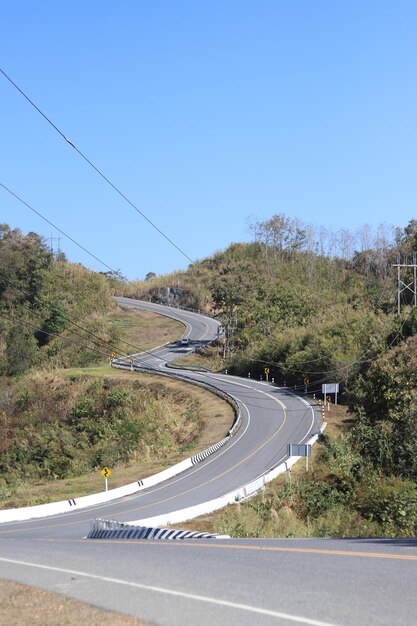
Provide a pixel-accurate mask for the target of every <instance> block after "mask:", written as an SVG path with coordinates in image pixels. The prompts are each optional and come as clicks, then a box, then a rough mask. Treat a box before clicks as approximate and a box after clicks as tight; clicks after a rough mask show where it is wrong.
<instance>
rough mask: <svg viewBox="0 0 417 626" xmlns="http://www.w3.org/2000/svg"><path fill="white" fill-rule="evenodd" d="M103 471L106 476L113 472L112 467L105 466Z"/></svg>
mask: <svg viewBox="0 0 417 626" xmlns="http://www.w3.org/2000/svg"><path fill="white" fill-rule="evenodd" d="M101 473H102V474H103V476H104V478H108V477H109V476H110V474H111V469H110V468H109V467H103V469H102V470H101Z"/></svg>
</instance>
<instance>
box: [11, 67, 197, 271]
mask: <svg viewBox="0 0 417 626" xmlns="http://www.w3.org/2000/svg"><path fill="white" fill-rule="evenodd" d="M0 72H1V73H2V74H3V76H4V77H5V78H7V80H8V81H9V82H10V83H11V84H12V85H13V87H15V89H17V91H18V92H19V93H20V94H21V95H22V96H23V97H24V98H25V99H26V100H27V101H28V102H29V104H30V105H31V106H32V107H33V108H34V109H36V111H37V112H38V113H40V115H42V117H43V118H44V119H45V120H46V121H47V122H48V124H50V126H52V128H53V129H54V130H55V131H56V132H57V133H58V134H59V135H60V136H61V137H62V139H64V140H65V141H66V142H67V143H68V144H69V145H70V146H71V147H72V148H74V150H75V151H76V152H77V153H78V154H79V155H80V157H81V158H83V159H84V161H86V163H88V165H90V167H92V168H93V170H94V171H95V172H96V173H97V174H98V175H99V176H101V178H102V179H103V180H105V181H106V183H107V184H108V185H110V187H112V189H114V191H115V192H116V193H118V194H119V196H121V197H122V198H123V199H124V200H125V201H126V202H127V203H128V204H129V205H130V206H131V207H132V208H133V209H134V210H135V211H136V212H137V213H138V214H139V215H141V216H142V217H143V219H144V220H146V221H147V222H148V224H150V225H151V226H152V228H154V229H155V230H156V231H157V232H158V233H159V234H160V235H162V237H164V239H166V240H167V241H168V242H169V243H170V244H171V245H172V246H174V248H176V249H177V250H178V252H180V253H181V254H182V255H183V256H184V257H185V258H186V259H187V260H188V261H190V262H191V263H194V262H195V261H193V259H192V258H191V257H190V256H189V255H188V254H187V253H186V252H184V250H182V249H181V248H180V247H179V246H177V244H176V243H175V242H174V241H173V240H172V239H171V238H170V237H168V235H166V234H165V233H164V232H163V231H162V230H161V229H160V228H159V227H158V226H157V225H156V224H155V223H154V222H152V220H150V219H149V217H147V216H146V215H145V213H143V211H141V210H140V209H139V208H138V207H137V206H136V205H135V204H134V203H133V202H132V201H131V200H129V198H128V197H127V196H125V194H124V193H123V192H122V191H120V189H119V188H118V187H117V186H116V185H114V184H113V183H112V182H111V180H109V178H107V176H105V175H104V174H103V172H102V171H101V170H99V168H98V167H96V166H95V165H94V163H92V162H91V161H90V159H88V158H87V157H86V156H85V154H83V153H82V152H81V150H79V149H78V148H77V146H76V145H75V144H74V143H73V142H72V141H71V140H70V139H68V137H67V136H66V135H65V134H64V133H63V132H62V131H61V130H60V129H59V128H58V126H56V125H55V124H54V123H53V122H52V121H51V120H50V119H49V117H48V116H47V115H45V113H44V112H43V111H42V110H41V109H40V108H39V107H38V106H37V105H36V104H35V103H34V102H33V100H31V99H30V98H29V96H27V95H26V94H25V92H24V91H23V90H22V89H21V88H20V87H19V86H18V85H17V84H16V83H15V82H14V81H13V80H12V79H11V78H10V76H8V75H7V74H6V72H5V71H4V70H3V69H1V68H0Z"/></svg>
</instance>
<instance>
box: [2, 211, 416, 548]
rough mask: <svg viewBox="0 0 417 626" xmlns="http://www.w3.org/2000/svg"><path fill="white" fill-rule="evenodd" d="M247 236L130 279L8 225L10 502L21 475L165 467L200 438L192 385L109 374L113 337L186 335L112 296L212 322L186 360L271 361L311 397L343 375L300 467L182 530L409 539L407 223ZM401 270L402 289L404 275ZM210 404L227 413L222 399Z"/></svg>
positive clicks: (412, 458)
mask: <svg viewBox="0 0 417 626" xmlns="http://www.w3.org/2000/svg"><path fill="white" fill-rule="evenodd" d="M251 232H252V241H251V242H249V243H246V244H240V243H235V244H232V245H231V246H230V247H229V248H228V249H227V250H225V251H223V252H218V253H216V254H215V255H214V256H213V257H211V258H209V259H204V260H202V261H199V262H196V263H195V264H193V265H191V266H190V267H189V269H188V270H187V271H185V272H178V273H175V274H171V275H168V276H163V277H158V276H155V274H154V273H153V272H149V273H148V275H147V277H146V280H144V281H138V282H137V283H135V284H134V285H132V284H131V283H130V284H126V283H125V282H123V280H122V279H121V277H120V276H119V275H117V274H116V275H115V274H113V273H111V274H94V273H93V272H89V271H87V270H86V269H85V268H82V267H80V266H74V265H71V264H69V263H67V261H66V260H65V258H63V257H62V256H61V258H59V259H56V258H53V257H52V256H51V255H50V253H49V251H48V249H47V247H46V246H45V244H44V243H43V242H42V240H41V238H39V237H38V236H37V235H34V234H33V233H32V234H29V235H27V236H26V237H25V236H23V235H22V234H21V233H20V232H19V231H11V230H10V229H9V228H8V227H7V226H3V227H2V230H1V232H0V261H1V263H0V268H1V270H0V312H1V318H0V338H1V344H0V375H1V376H2V390H1V393H0V416H1V425H0V436H1V439H0V449H1V457H0V467H1V470H2V473H1V476H2V478H1V481H3V482H2V483H0V485H1V489H2V490H3V491H2V492H0V493H2V497H3V499H4V501H6V499H7V498H9V496H10V494H11V493H12V492H13V489H15V487H16V485H18V484H19V482H21V481H23V482H24V483H25V484H32V485H33V484H34V483H35V482H39V483H43V484H44V483H47V482H49V483H53V482H56V481H57V480H58V479H61V480H64V481H68V480H72V477H73V476H76V475H78V476H80V477H82V476H88V475H90V474H91V475H92V474H93V473H94V471H96V472H97V469H98V468H99V467H100V466H101V465H103V464H106V465H111V464H113V465H114V466H115V467H118V466H120V467H121V468H122V467H124V468H129V467H131V465H132V463H133V464H134V463H136V462H142V461H146V462H147V463H149V464H155V463H158V462H160V463H164V462H165V461H166V462H167V463H168V462H169V461H170V460H171V459H173V458H176V457H178V456H180V455H181V454H186V453H187V451H188V450H191V449H193V448H195V447H198V445H199V443H200V444H201V442H202V437H203V434H202V433H203V431H204V424H203V426H202V423H203V422H202V420H203V414H202V412H201V404H199V402H198V401H196V399H195V398H193V397H192V395H191V396H190V395H189V394H188V392H184V390H180V389H175V390H174V389H172V388H171V389H168V388H166V387H165V383H161V382H159V381H158V382H157V383H155V382H154V381H150V380H148V381H142V380H139V379H138V380H136V379H135V380H133V378H132V379H129V381H127V376H129V374H127V373H125V372H122V373H118V374H117V376H119V378H118V377H117V376H116V375H115V376H116V377H114V376H113V375H108V374H106V375H104V373H103V368H105V367H107V368H108V365H106V364H107V363H108V361H107V355H108V354H110V353H112V352H116V353H117V354H124V353H127V352H130V351H133V350H130V349H127V346H126V344H123V341H125V342H126V341H127V342H128V343H131V344H134V345H135V344H136V343H140V341H142V344H143V345H141V347H150V346H151V345H155V340H156V336H157V335H158V333H159V332H161V333H162V335H163V337H164V340H165V341H168V340H169V339H177V338H178V337H179V336H180V335H181V331H180V329H178V328H174V327H172V328H170V329H169V330H163V329H162V328H161V329H159V330H155V328H153V329H152V332H154V333H155V334H154V335H152V336H148V342H147V341H145V339H144V338H143V337H144V336H145V335H146V333H145V335H143V337H142V339H141V340H140V341H139V336H138V335H135V333H136V332H137V325H136V322H135V321H134V319H133V314H132V313H128V314H126V315H125V316H124V317H123V316H122V317H120V312H119V311H118V310H117V308H116V307H115V304H114V302H113V301H112V299H111V295H112V294H117V295H126V296H133V297H138V298H142V299H147V300H152V301H155V302H161V303H165V304H170V305H174V306H181V307H184V308H191V309H194V310H201V311H203V312H206V313H208V314H211V315H214V316H216V317H218V318H219V319H220V320H221V321H222V324H223V328H224V333H223V335H222V336H221V338H220V341H219V343H218V345H217V346H215V347H212V348H208V349H204V350H202V351H201V352H200V353H199V354H197V355H190V356H188V357H185V358H184V362H186V363H187V364H188V365H191V366H203V367H206V368H209V369H213V370H216V371H217V370H223V371H224V370H225V369H227V370H228V371H229V372H231V373H236V374H240V375H242V376H245V377H247V376H249V375H250V376H251V377H253V378H254V377H256V378H259V377H265V375H266V369H267V372H268V377H269V380H271V379H273V380H274V381H275V383H277V384H279V385H284V384H285V385H287V386H288V387H293V388H296V389H298V390H300V391H302V392H305V391H307V393H308V394H310V395H311V396H312V395H313V394H315V395H316V397H317V398H318V397H321V390H322V384H323V383H334V382H338V383H340V390H341V393H340V395H339V402H340V403H341V405H342V406H340V407H338V408H337V409H336V408H335V407H333V408H332V411H331V412H330V422H331V423H330V427H329V428H328V429H327V430H326V431H325V433H324V436H323V437H322V439H321V441H320V442H319V443H318V445H317V446H316V447H315V450H314V456H313V463H312V466H311V470H310V471H309V472H308V474H306V473H305V472H304V471H303V468H302V465H301V464H299V467H298V466H297V468H296V469H295V471H294V472H293V473H292V478H291V480H289V477H281V478H280V479H278V480H277V481H275V482H274V483H273V484H271V485H269V486H268V487H267V488H266V489H265V491H264V493H263V494H261V495H260V496H259V497H257V498H253V499H252V500H250V501H248V502H241V503H237V504H236V505H235V506H234V507H229V508H228V509H226V510H225V511H224V512H220V513H218V514H216V515H213V516H210V517H208V518H205V519H204V520H197V521H195V522H193V523H192V524H191V526H192V527H197V526H199V527H202V526H201V525H203V526H204V525H205V527H207V528H215V529H216V530H217V531H222V532H228V533H229V534H232V535H234V536H352V535H354V536H370V535H371V536H389V537H392V536H413V535H415V534H416V532H417V490H416V489H417V488H416V485H417V461H416V459H417V378H416V372H417V356H416V355H417V309H416V308H413V304H414V302H413V296H412V293H411V291H410V290H405V291H404V292H403V294H402V296H401V311H400V313H398V311H397V275H396V272H394V271H393V267H392V266H393V264H394V263H396V262H397V260H398V259H402V260H403V261H404V260H407V259H411V260H412V259H413V258H414V257H413V255H415V254H417V221H415V220H412V221H411V222H410V223H409V225H408V226H407V227H406V228H405V229H403V230H401V229H395V228H388V227H386V226H379V227H378V228H377V229H376V230H372V229H371V228H370V227H369V226H366V227H364V228H363V229H361V230H360V231H358V232H357V233H354V234H352V233H349V232H348V231H340V232H339V233H330V232H328V231H325V230H324V229H321V230H319V231H318V230H315V229H313V228H312V227H311V226H309V225H306V224H303V223H301V222H300V221H298V220H292V219H289V218H287V217H285V216H284V215H275V216H273V217H272V218H271V219H270V220H267V221H265V222H255V223H253V224H252V225H251ZM410 272H411V270H410ZM402 278H403V280H404V282H405V283H411V284H412V281H413V274H412V272H411V273H410V275H407V274H406V273H404V274H403V277H402ZM74 320H82V322H80V325H81V326H83V330H81V329H80V328H77V327H76V326H74V324H73V322H74ZM148 321H149V320H148ZM141 323H142V322H141ZM143 324H144V325H145V327H146V324H147V321H146V320H144V321H143ZM84 329H87V330H84ZM142 330H144V329H142ZM149 332H150V331H149ZM162 342H163V341H161V343H162ZM156 343H158V341H156ZM145 344H146V346H145ZM86 367H88V368H89V370H88V371H87V370H86V369H85V368H86ZM106 371H107V370H106ZM125 374H127V375H126V376H125ZM132 376H133V375H132ZM216 413H217V414H218V415H217V418H216ZM212 415H213V423H216V419H219V420H220V423H223V422H222V420H224V419H225V415H223V413H222V410H220V411H217V412H216V410H215V411H214V412H213V414H212ZM215 418H216V419H215ZM206 425H207V421H206ZM226 430H227V427H226V428H225V431H226ZM213 436H214V433H213ZM203 439H204V437H203ZM208 439H209V438H208ZM145 464H146V463H145ZM149 467H150V465H149ZM27 481H29V483H27Z"/></svg>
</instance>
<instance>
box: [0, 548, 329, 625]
mask: <svg viewBox="0 0 417 626" xmlns="http://www.w3.org/2000/svg"><path fill="white" fill-rule="evenodd" d="M0 561H1V562H3V563H10V564H12V565H23V566H25V567H34V568H37V569H42V570H47V571H50V572H60V573H61V574H70V575H72V576H74V575H75V576H84V578H91V579H93V580H100V581H101V582H105V583H112V584H116V585H125V586H126V587H133V588H135V589H142V590H144V591H153V592H155V593H163V594H166V595H170V596H175V597H177V598H184V599H186V600H195V601H196V602H206V603H207V604H214V605H217V606H223V607H228V608H231V609H237V610H239V611H247V612H250V613H256V614H258V615H268V616H269V617H278V618H280V619H286V620H288V621H290V622H296V623H298V624H308V625H309V626H335V625H334V624H330V623H329V622H322V621H320V620H315V619H310V618H308V617H301V616H299V615H290V614H288V613H282V612H280V611H272V610H268V609H262V608H260V607H256V606H249V605H248V604H240V603H238V602H229V601H228V600H219V599H217V598H210V597H209V596H199V595H196V594H193V593H186V592H184V591H175V590H174V589H167V588H165V587H154V586H153V585H144V584H142V583H135V582H130V581H128V580H121V579H120V578H111V577H109V576H98V575H96V574H89V573H87V572H80V571H78V570H72V569H64V568H61V567H52V566H50V565H41V564H39V563H29V562H28V561H17V560H15V559H5V558H0Z"/></svg>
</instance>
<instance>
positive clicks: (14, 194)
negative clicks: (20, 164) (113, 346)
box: [0, 182, 164, 361]
mask: <svg viewBox="0 0 417 626" xmlns="http://www.w3.org/2000/svg"><path fill="white" fill-rule="evenodd" d="M0 186H1V187H3V188H4V189H5V190H6V191H7V192H9V193H10V194H11V195H12V196H13V197H14V198H16V199H17V200H19V202H21V203H22V204H24V205H25V206H26V207H27V208H28V209H30V210H31V211H33V212H34V213H36V215H38V216H39V217H40V218H41V219H43V220H44V221H45V222H47V223H48V224H50V225H51V226H53V227H54V228H55V229H56V230H58V231H59V232H60V233H61V234H62V235H64V237H67V239H69V240H70V241H72V242H73V243H75V245H77V246H78V247H79V248H81V249H82V250H84V252H86V253H87V254H89V255H90V256H91V257H93V258H94V259H95V260H96V261H98V262H99V263H101V264H102V265H104V266H105V267H107V268H108V269H109V270H111V271H112V272H115V270H114V269H113V268H112V267H110V266H109V265H107V263H105V262H104V261H102V260H101V259H99V258H98V257H97V256H96V255H95V254H93V253H92V252H90V251H89V250H88V249H87V248H85V247H84V246H82V245H81V244H79V243H78V242H77V241H76V240H75V239H73V238H72V237H70V236H69V235H67V233H65V232H64V231H63V230H62V229H60V228H59V227H58V226H56V225H55V224H54V223H53V222H51V221H50V220H49V219H48V218H46V217H45V216H44V215H42V213H40V212H39V211H37V210H36V209H34V208H33V207H32V206H30V204H28V203H27V202H25V201H24V200H23V199H22V198H20V197H19V196H18V195H17V194H16V193H14V192H13V191H11V189H9V188H8V187H6V185H4V184H3V183H2V182H0ZM123 280H124V282H126V283H127V284H129V285H132V287H135V285H134V284H133V283H131V282H130V281H129V280H127V279H126V278H124V279H123ZM48 308H50V309H51V310H52V308H53V307H48ZM66 317H67V319H68V320H69V321H70V323H72V324H74V326H77V325H78V324H77V323H76V322H73V321H72V320H71V319H70V318H69V317H68V316H66ZM78 328H80V329H81V330H83V331H84V332H86V333H87V334H90V335H92V336H95V337H96V338H97V336H96V335H94V333H91V331H88V330H87V329H85V328H82V327H81V326H79V325H78ZM106 334H108V335H109V333H106ZM109 336H110V335H109ZM120 343H124V344H126V345H128V346H130V347H131V348H134V349H135V351H137V352H142V353H143V354H149V355H151V356H153V357H155V358H157V359H160V360H161V361H164V359H162V358H161V357H159V356H157V355H155V354H154V353H153V352H151V351H149V350H146V349H144V348H140V347H139V346H134V345H133V344H130V343H128V342H127V341H123V340H120Z"/></svg>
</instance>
